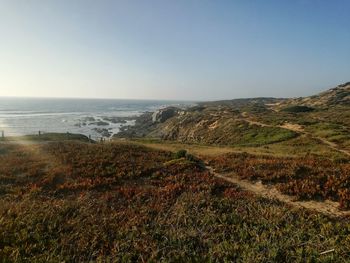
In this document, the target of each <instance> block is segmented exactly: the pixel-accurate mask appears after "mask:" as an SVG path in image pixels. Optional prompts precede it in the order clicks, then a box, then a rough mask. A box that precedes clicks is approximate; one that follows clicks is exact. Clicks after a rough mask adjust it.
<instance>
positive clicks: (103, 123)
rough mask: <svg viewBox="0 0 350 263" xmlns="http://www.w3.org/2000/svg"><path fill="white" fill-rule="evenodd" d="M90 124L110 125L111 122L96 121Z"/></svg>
mask: <svg viewBox="0 0 350 263" xmlns="http://www.w3.org/2000/svg"><path fill="white" fill-rule="evenodd" d="M89 125H97V126H108V125H109V122H105V121H96V122H91V123H89Z"/></svg>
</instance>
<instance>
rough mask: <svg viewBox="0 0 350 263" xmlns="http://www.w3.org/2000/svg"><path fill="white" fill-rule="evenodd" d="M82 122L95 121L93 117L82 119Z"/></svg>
mask: <svg viewBox="0 0 350 263" xmlns="http://www.w3.org/2000/svg"><path fill="white" fill-rule="evenodd" d="M82 121H84V122H87V121H95V118H94V117H85V118H83V119H82Z"/></svg>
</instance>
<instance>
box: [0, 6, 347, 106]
mask: <svg viewBox="0 0 350 263" xmlns="http://www.w3.org/2000/svg"><path fill="white" fill-rule="evenodd" d="M349 11H350V2H349V1H307V0H299V1H187V0H185V1H180V0H179V1H106V0H104V1H90V0H84V1H77V0H76V1H71V0H69V1H64V0H61V1H51V0H48V1H39V0H37V1H35V0H30V1H24V0H23V1H18V0H1V1H0V36H1V39H0V87H1V88H0V96H30V97H86V98H132V99H171V100H216V99H233V98H239V97H257V96H274V97H295V96H305V95H311V94H314V93H317V92H319V91H321V90H325V89H327V88H330V87H333V86H335V85H337V84H340V83H342V82H345V81H349V79H350V78H349V69H350V49H349V40H350V30H349V28H350V16H349Z"/></svg>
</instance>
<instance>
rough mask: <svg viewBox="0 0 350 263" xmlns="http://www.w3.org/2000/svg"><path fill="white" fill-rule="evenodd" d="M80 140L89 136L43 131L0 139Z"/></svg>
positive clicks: (84, 140) (29, 140) (37, 140)
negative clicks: (36, 133) (37, 133)
mask: <svg viewBox="0 0 350 263" xmlns="http://www.w3.org/2000/svg"><path fill="white" fill-rule="evenodd" d="M65 140H68V141H70V140H73V141H82V142H88V141H89V138H88V137H87V136H85V135H82V134H75V133H43V134H41V135H25V136H10V137H5V138H4V139H0V142H1V141H8V142H11V141H27V142H31V141H32V142H40V141H65Z"/></svg>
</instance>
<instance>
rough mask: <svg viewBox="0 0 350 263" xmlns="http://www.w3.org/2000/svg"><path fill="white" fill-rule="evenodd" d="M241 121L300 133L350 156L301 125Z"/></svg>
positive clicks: (246, 119)
mask: <svg viewBox="0 0 350 263" xmlns="http://www.w3.org/2000/svg"><path fill="white" fill-rule="evenodd" d="M242 120H243V121H246V122H248V123H249V124H252V125H258V126H261V127H279V128H283V129H287V130H290V131H294V132H297V133H300V134H304V135H307V136H309V137H311V138H313V139H316V140H318V141H319V142H321V143H323V144H325V145H327V146H328V147H329V148H332V149H333V150H335V151H338V152H341V153H343V154H345V155H347V156H350V151H349V150H345V149H342V148H341V147H340V146H339V145H337V144H336V143H334V142H331V141H328V140H327V139H325V138H321V137H317V136H314V135H313V134H312V133H309V132H306V131H305V130H304V129H303V127H302V126H301V125H299V124H293V123H285V124H283V125H278V126H274V125H270V124H266V123H262V122H258V121H253V120H250V119H248V118H242Z"/></svg>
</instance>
